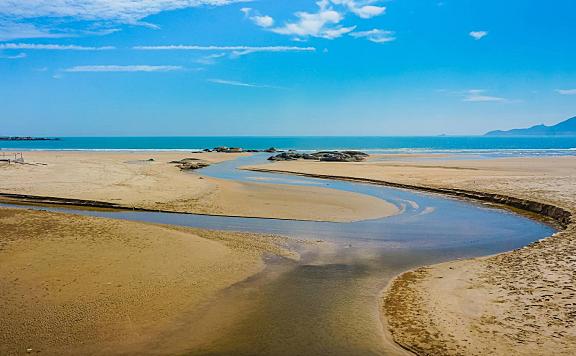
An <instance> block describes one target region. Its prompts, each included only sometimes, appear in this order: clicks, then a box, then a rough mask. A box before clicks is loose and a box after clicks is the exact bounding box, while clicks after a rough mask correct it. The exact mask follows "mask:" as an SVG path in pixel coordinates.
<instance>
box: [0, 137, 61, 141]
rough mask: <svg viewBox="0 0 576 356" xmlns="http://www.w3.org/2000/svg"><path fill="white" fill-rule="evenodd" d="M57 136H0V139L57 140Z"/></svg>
mask: <svg viewBox="0 0 576 356" xmlns="http://www.w3.org/2000/svg"><path fill="white" fill-rule="evenodd" d="M58 140H60V139H59V138H49V137H30V136H11V137H8V136H0V141H58Z"/></svg>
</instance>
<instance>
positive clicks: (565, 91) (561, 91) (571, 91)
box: [555, 89, 576, 95]
mask: <svg viewBox="0 0 576 356" xmlns="http://www.w3.org/2000/svg"><path fill="white" fill-rule="evenodd" d="M555 91H556V92H557V93H558V94H560V95H576V89H556V90H555Z"/></svg>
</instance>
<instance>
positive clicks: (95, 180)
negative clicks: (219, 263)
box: [0, 151, 398, 222]
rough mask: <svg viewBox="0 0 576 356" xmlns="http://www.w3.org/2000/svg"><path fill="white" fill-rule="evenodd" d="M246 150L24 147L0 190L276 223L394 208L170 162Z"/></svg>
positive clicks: (371, 214) (363, 215)
mask: <svg viewBox="0 0 576 356" xmlns="http://www.w3.org/2000/svg"><path fill="white" fill-rule="evenodd" d="M247 155H248V154H246V153H239V154H238V153H220V152H210V153H185V152H155V153H152V152H146V153H143V152H129V153H128V152H87V151H81V152H70V151H67V152H63V151H44V152H31V153H26V154H24V160H25V162H26V164H13V165H0V180H2V181H3V182H4V183H3V184H2V188H1V189H0V191H1V192H2V193H6V194H14V195H12V197H16V198H20V199H24V200H26V199H32V200H34V201H38V200H54V199H56V200H57V201H58V202H60V203H63V204H65V205H68V204H70V203H71V202H72V203H75V204H77V205H85V206H89V207H90V206H91V207H98V208H119V207H121V208H128V209H132V208H134V209H136V208H137V209H142V211H163V212H181V213H197V214H201V215H215V216H234V217H253V218H277V219H282V220H284V219H287V220H308V221H323V222H350V221H360V220H369V219H375V218H381V217H385V216H390V215H395V214H396V213H398V209H397V208H396V206H395V205H393V204H391V203H389V202H387V201H385V200H383V199H378V198H375V197H371V196H368V195H364V194H359V193H354V192H344V191H338V190H334V189H330V188H329V187H323V186H297V185H279V184H265V183H262V182H258V181H245V182H244V181H234V180H227V179H219V178H216V177H210V176H209V175H203V174H202V172H201V171H200V172H188V171H182V170H181V169H180V167H178V166H177V162H179V161H181V160H183V159H190V160H191V161H198V162H202V163H204V162H205V163H207V164H217V163H220V162H224V161H229V160H233V159H235V158H238V157H244V156H247ZM207 174H208V172H207ZM38 197H40V198H38ZM59 198H66V199H68V200H64V199H59Z"/></svg>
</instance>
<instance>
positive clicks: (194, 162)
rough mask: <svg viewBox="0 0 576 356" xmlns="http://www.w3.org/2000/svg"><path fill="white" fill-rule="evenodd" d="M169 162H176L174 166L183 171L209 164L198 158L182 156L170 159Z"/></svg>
mask: <svg viewBox="0 0 576 356" xmlns="http://www.w3.org/2000/svg"><path fill="white" fill-rule="evenodd" d="M170 163H173V164H176V167H178V168H180V169H181V170H183V171H187V170H194V169H200V168H204V167H208V166H209V165H210V163H208V162H204V161H202V160H200V159H198V158H184V159H181V160H179V161H171V162H170Z"/></svg>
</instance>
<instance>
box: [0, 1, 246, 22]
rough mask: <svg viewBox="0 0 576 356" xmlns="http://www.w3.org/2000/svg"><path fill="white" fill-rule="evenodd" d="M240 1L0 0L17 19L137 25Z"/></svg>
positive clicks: (3, 8)
mask: <svg viewBox="0 0 576 356" xmlns="http://www.w3.org/2000/svg"><path fill="white" fill-rule="evenodd" d="M237 2H245V0H138V1H134V0H50V1H46V0H0V15H2V16H5V17H10V18H14V19H34V18H40V17H48V18H73V19H75V20H87V21H97V20H108V21H114V22H119V23H131V24H137V23H138V22H139V21H140V20H142V19H144V18H146V17H148V16H150V15H154V14H157V13H160V12H163V11H169V10H178V9H185V8H190V7H198V6H222V5H228V4H233V3H237Z"/></svg>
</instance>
